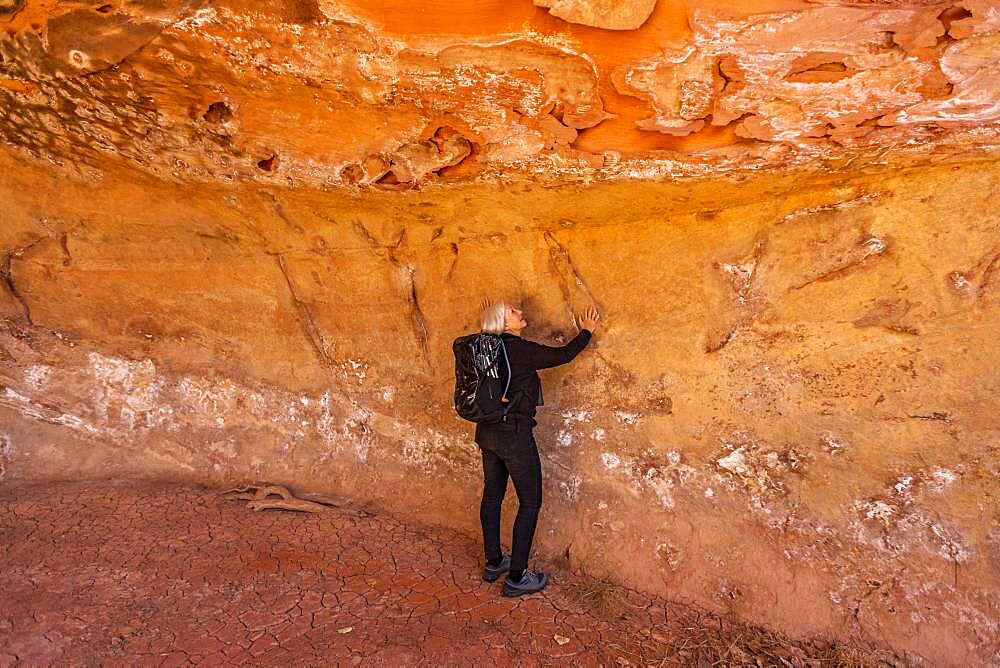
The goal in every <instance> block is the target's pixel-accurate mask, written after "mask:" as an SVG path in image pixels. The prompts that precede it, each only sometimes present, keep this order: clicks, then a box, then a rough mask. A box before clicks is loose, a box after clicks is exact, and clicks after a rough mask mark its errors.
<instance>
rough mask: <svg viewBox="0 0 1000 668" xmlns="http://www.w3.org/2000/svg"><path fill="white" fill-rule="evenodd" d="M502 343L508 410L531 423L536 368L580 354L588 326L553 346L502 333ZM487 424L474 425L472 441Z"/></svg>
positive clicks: (538, 386)
mask: <svg viewBox="0 0 1000 668" xmlns="http://www.w3.org/2000/svg"><path fill="white" fill-rule="evenodd" d="M501 336H502V337H503V341H504V345H505V346H506V348H507V359H509V360H510V371H511V374H510V387H509V388H508V389H507V396H508V397H510V399H511V400H512V401H514V402H515V403H514V405H513V406H511V408H510V411H509V412H510V413H512V414H514V417H515V419H516V418H522V419H523V418H531V423H532V424H534V417H535V406H541V405H542V404H543V403H544V401H543V400H542V381H541V379H540V378H539V377H538V370H539V369H548V368H550V367H554V366H559V365H560V364H566V363H567V362H569V361H571V360H572V359H573V358H574V357H576V356H577V355H579V354H580V351H581V350H583V349H584V348H586V347H587V344H588V343H590V337H591V334H590V330H588V329H581V330H580V333H579V334H577V335H576V336H575V337H574V338H573V340H572V341H570V342H569V343H567V344H566V345H564V346H562V347H561V348H555V347H552V346H545V345H542V344H540V343H535V342H534V341H527V340H525V339H522V338H521V337H519V336H514V335H513V334H507V333H504V334H502V335H501ZM486 427H488V426H487V425H483V424H477V425H476V442H478V441H479V432H480V429H481V428H486Z"/></svg>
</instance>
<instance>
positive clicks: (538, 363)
mask: <svg viewBox="0 0 1000 668" xmlns="http://www.w3.org/2000/svg"><path fill="white" fill-rule="evenodd" d="M590 336H591V334H590V330H589V329H581V330H580V333H579V334H577V335H576V336H575V337H573V340H572V341H570V342H569V343H567V344H566V345H564V346H562V347H559V348H556V347H553V346H544V345H542V344H540V343H534V342H533V341H525V343H526V344H527V346H526V347H527V353H528V354H527V356H526V357H527V359H528V360H529V364H530V365H531V367H532V368H533V369H548V368H550V367H554V366H559V365H560V364H566V363H567V362H569V361H571V360H572V359H573V358H574V357H576V356H577V355H579V354H580V351H581V350H583V349H584V348H586V347H587V344H588V343H590Z"/></svg>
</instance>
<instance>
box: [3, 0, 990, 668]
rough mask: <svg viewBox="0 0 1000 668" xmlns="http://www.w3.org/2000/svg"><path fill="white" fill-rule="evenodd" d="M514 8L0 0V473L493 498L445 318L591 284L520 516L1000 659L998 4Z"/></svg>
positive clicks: (734, 587)
mask: <svg viewBox="0 0 1000 668" xmlns="http://www.w3.org/2000/svg"><path fill="white" fill-rule="evenodd" d="M368 4H370V3H368ZM539 4H540V5H541V4H544V5H545V6H539V7H535V6H534V5H532V4H531V3H530V2H527V0H525V2H524V3H523V4H517V3H505V4H504V6H505V7H509V8H513V9H509V11H498V8H497V7H496V6H494V5H491V4H490V3H478V4H475V3H474V4H472V5H469V6H468V7H466V6H465V5H460V4H458V3H450V2H443V1H442V2H433V3H427V11H426V12H424V13H413V12H410V13H405V12H402V11H401V8H403V4H402V3H398V2H395V1H393V2H389V1H386V2H381V3H378V9H373V7H374V5H372V6H366V3H346V2H345V3H333V2H321V3H319V4H310V3H308V2H298V3H292V2H260V3H253V5H252V6H250V5H246V6H244V5H241V4H240V3H239V2H237V1H236V0H227V1H225V2H214V3H201V2H197V1H196V0H189V1H185V2H162V3H155V4H154V3H144V2H135V3H127V4H121V5H118V4H113V3H112V4H90V3H86V2H79V3H59V4H57V5H53V4H51V3H41V2H33V1H32V0H26V1H22V0H7V1H6V2H4V1H3V0H0V28H3V30H0V56H2V60H0V138H2V140H3V144H2V147H0V174H2V177H0V202H2V207H0V480H11V479H16V478H43V479H54V478H71V479H77V478H93V477H123V476H129V477H131V476H136V477H151V478H163V479H185V480H195V481H200V482H206V483H211V484H218V485H220V486H221V485H228V484H231V483H234V482H238V481H243V480H247V479H265V480H272V481H275V482H284V483H291V484H292V485H297V486H300V487H304V488H311V489H322V490H335V491H338V492H340V493H343V494H348V495H351V496H354V497H357V498H359V499H362V500H367V501H371V502H374V503H377V504H380V505H383V506H385V507H387V508H389V509H391V510H393V511H397V512H403V513H410V514H413V515H415V516H416V517H418V518H420V519H422V520H426V521H430V522H435V523H441V524H447V525H451V526H458V527H463V528H465V529H468V530H469V531H477V530H478V518H477V510H478V493H479V489H478V488H479V476H480V472H479V466H480V465H479V461H478V452H477V450H476V448H475V446H474V445H473V444H472V442H471V438H470V435H471V428H470V425H468V424H466V423H462V422H460V421H459V420H458V419H457V418H456V417H455V416H454V413H453V411H452V408H451V403H450V402H451V396H450V394H451V391H452V382H453V381H452V376H453V371H452V364H453V362H452V357H451V350H450V344H451V341H452V340H453V339H454V338H455V337H456V336H458V335H460V334H463V333H467V332H468V331H471V329H472V328H473V326H474V321H475V318H476V308H477V304H478V303H479V301H480V299H481V298H482V297H483V296H484V295H486V294H492V295H494V296H497V297H504V298H508V299H512V300H516V301H518V302H519V303H521V304H522V305H523V306H524V308H525V310H526V312H527V314H528V318H529V322H530V326H529V329H528V331H527V334H526V335H527V336H528V337H529V338H533V339H535V340H539V341H544V342H548V343H558V342H560V341H565V340H566V339H567V337H569V336H571V335H572V334H573V333H574V331H575V330H574V328H573V326H572V320H571V312H572V311H573V310H574V309H579V308H582V307H583V306H585V305H588V304H590V303H596V304H597V305H598V306H599V307H600V308H601V309H602V311H603V312H604V314H605V318H604V320H603V325H602V328H601V330H600V331H599V332H598V335H597V338H596V341H595V344H594V345H593V346H592V347H591V348H590V349H588V351H586V352H585V353H584V354H583V355H582V356H581V358H580V359H579V360H577V361H576V362H574V364H572V365H571V366H568V367H566V368H561V369H555V370H551V371H547V372H544V376H543V380H544V383H545V388H546V392H545V396H546V406H545V407H544V408H543V410H542V414H541V416H540V425H539V428H538V436H539V439H538V440H539V444H540V447H541V450H542V461H543V466H544V467H545V474H546V487H545V505H544V508H543V511H542V517H541V525H540V530H539V534H538V539H537V550H538V552H539V554H542V555H545V556H546V557H549V558H554V559H564V560H568V562H569V563H570V565H572V566H573V567H577V568H581V569H584V570H585V571H587V572H589V573H591V574H593V575H596V576H612V577H615V578H618V579H620V580H622V581H624V582H626V583H629V584H631V585H633V586H637V587H641V588H643V589H646V590H649V591H653V592H657V593H662V594H666V595H668V596H671V597H673V598H676V599H681V600H687V601H691V602H695V603H697V604H699V605H704V606H709V607H712V608H713V609H718V610H730V611H732V612H734V613H735V614H737V615H739V616H742V617H744V618H747V619H750V620H753V621H756V622H759V623H764V624H767V625H771V626H774V627H777V628H780V629H782V630H784V631H786V632H790V633H793V634H803V635H805V634H817V633H818V634H828V635H833V636H838V637H843V638H846V637H859V638H861V639H863V640H865V641H868V642H872V643H876V644H880V645H886V646H890V647H892V648H894V649H896V650H897V651H899V652H901V653H906V654H908V656H909V658H910V659H911V660H912V661H914V662H915V661H917V660H918V658H919V657H921V656H922V657H924V658H926V659H929V660H930V661H931V662H933V663H935V664H941V665H969V664H990V663H997V662H1000V655H998V633H1000V629H998V623H997V621H996V620H997V619H998V618H1000V614H998V612H1000V510H998V508H1000V505H998V503H997V489H998V486H997V482H998V477H1000V463H998V462H1000V460H998V457H997V454H998V448H1000V429H998V420H997V417H996V416H997V411H998V408H1000V405H998V404H1000V401H998V400H997V395H998V390H1000V387H998V384H1000V381H998V380H997V378H998V376H997V374H996V371H995V364H994V359H995V348H996V344H995V341H996V333H997V331H998V327H1000V270H998V267H1000V214H998V213H997V211H996V208H995V199H996V198H995V193H996V192H997V191H998V190H1000V162H998V153H997V148H996V147H997V145H998V144H997V135H998V131H997V130H998V127H997V122H996V121H997V118H998V113H1000V112H998V111H997V110H998V109H1000V102H998V94H997V86H998V85H1000V82H998V80H997V77H996V72H997V69H996V59H997V57H998V49H997V47H996V39H997V34H998V33H997V30H998V29H1000V18H998V17H1000V11H998V8H997V7H996V5H995V4H994V3H990V2H983V1H982V0H975V1H972V0H970V1H969V2H962V3H959V4H954V5H952V4H950V3H934V2H920V3H916V2H911V3H899V4H898V5H891V6H890V5H885V4H879V5H877V6H875V5H872V4H869V3H861V2H856V3H854V2H842V3H824V4H818V3H799V2H784V1H780V2H779V1H775V2H765V1H764V0H760V1H759V2H755V3H751V4H752V5H753V6H752V7H749V6H748V8H746V9H745V10H744V12H743V13H742V14H740V13H737V14H731V13H730V14H726V13H724V12H723V9H724V7H723V3H713V2H688V3H675V4H674V5H668V4H666V3H663V2H660V3H652V5H651V3H648V2H636V3H634V4H630V3H624V4H628V5H629V7H625V8H624V9H623V11H622V12H620V13H619V14H613V13H608V12H606V11H604V9H602V8H604V7H605V6H604V5H603V4H601V3H588V2H584V1H583V0H580V1H578V2H570V1H569V0H560V1H558V2H548V0H546V2H545V3H539ZM397 5H398V6H397ZM653 5H655V6H653ZM650 6H653V8H652V9H651V10H650V11H651V14H649V15H648V16H646V17H645V18H643V17H644V13H645V12H646V10H647V9H649V7H650ZM623 7H624V5H623ZM678 8H679V9H678ZM396 10H400V12H397V11H396ZM626 10H627V11H626ZM401 17H402V18H401ZM442 17H447V18H448V21H447V23H445V22H444V19H443V18H442ZM586 23H593V24H595V25H597V26H598V27H591V26H589V25H581V24H586ZM633 28H634V29H633ZM612 29H613V30H612ZM609 35H613V36H614V38H613V39H612V38H611V37H609ZM510 515H511V517H508V518H507V520H508V523H507V524H506V525H505V527H506V529H505V531H506V530H509V528H510V525H509V521H510V520H511V519H512V513H510Z"/></svg>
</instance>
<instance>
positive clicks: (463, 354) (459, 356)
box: [452, 334, 513, 422]
mask: <svg viewBox="0 0 1000 668" xmlns="http://www.w3.org/2000/svg"><path fill="white" fill-rule="evenodd" d="M452 350H453V351H454V353H455V412H456V413H458V416H459V417H461V418H463V419H466V420H469V421H470V422H505V421H506V419H507V411H509V410H510V408H511V406H512V405H513V402H512V401H510V398H509V397H508V396H507V390H508V388H509V387H510V360H509V359H508V358H507V347H506V346H505V345H504V342H503V338H501V337H500V336H499V335H497V334H469V335H466V336H460V337H459V338H457V339H455V342H454V343H453V344H452Z"/></svg>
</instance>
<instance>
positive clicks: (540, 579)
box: [503, 569, 549, 596]
mask: <svg viewBox="0 0 1000 668" xmlns="http://www.w3.org/2000/svg"><path fill="white" fill-rule="evenodd" d="M548 583H549V576H548V575H546V574H545V573H535V572H534V571H531V570H527V569H526V570H525V571H524V575H522V576H521V579H520V580H518V581H517V582H513V581H511V579H510V575H508V576H507V579H506V580H504V582H503V595H504V596H524V595H525V594H534V593H535V592H536V591H541V590H543V589H545V585H547V584H548Z"/></svg>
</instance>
